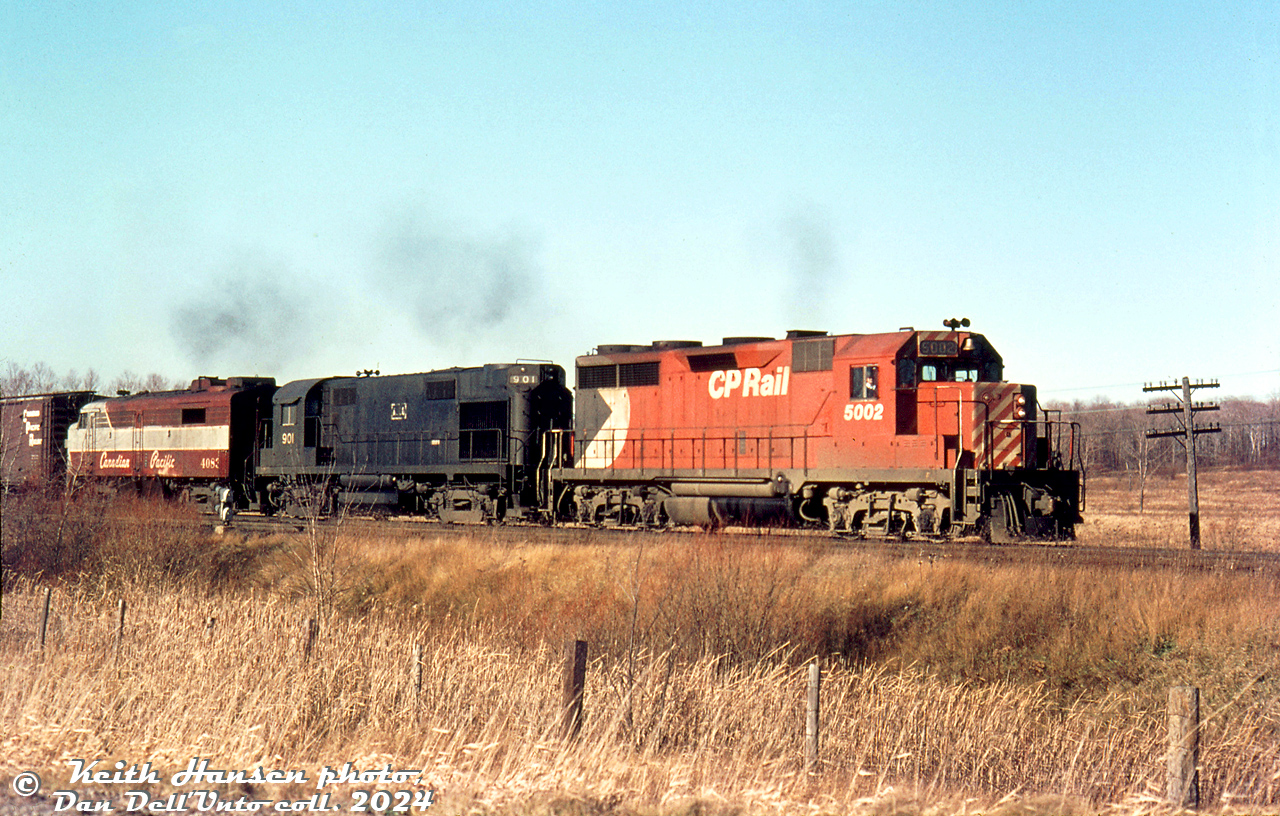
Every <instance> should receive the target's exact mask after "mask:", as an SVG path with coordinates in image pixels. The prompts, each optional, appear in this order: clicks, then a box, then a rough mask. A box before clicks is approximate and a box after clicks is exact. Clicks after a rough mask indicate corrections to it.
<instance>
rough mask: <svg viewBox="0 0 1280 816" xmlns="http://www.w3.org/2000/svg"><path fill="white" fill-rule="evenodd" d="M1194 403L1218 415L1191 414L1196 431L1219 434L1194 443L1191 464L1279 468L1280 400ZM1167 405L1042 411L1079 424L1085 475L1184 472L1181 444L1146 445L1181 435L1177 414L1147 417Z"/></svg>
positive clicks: (1103, 404) (1203, 397)
mask: <svg viewBox="0 0 1280 816" xmlns="http://www.w3.org/2000/svg"><path fill="white" fill-rule="evenodd" d="M1192 401H1193V402H1206V403H1215V402H1216V404H1217V405H1218V406H1219V410H1217V411H1203V412H1198V413H1196V414H1195V417H1194V420H1195V425H1196V427H1197V428H1201V427H1205V426H1209V425H1218V426H1220V427H1221V428H1222V431H1221V432H1220V433H1207V434H1200V435H1199V436H1197V437H1196V462H1197V464H1198V465H1199V466H1202V467H1241V468H1280V397H1276V398H1273V399H1271V400H1270V401H1268V402H1260V401H1258V400H1249V399H1232V398H1227V399H1221V400H1215V399H1214V398H1213V395H1212V394H1211V393H1209V394H1206V393H1204V392H1200V393H1197V394H1194V395H1193V400H1192ZM1166 403H1172V404H1174V405H1175V406H1180V403H1179V402H1177V401H1176V400H1175V399H1173V398H1163V399H1155V400H1151V401H1150V402H1149V403H1148V402H1142V403H1131V404H1122V403H1115V402H1108V401H1106V400H1095V401H1093V402H1089V403H1084V402H1080V401H1076V402H1072V403H1063V402H1055V403H1050V404H1049V405H1047V406H1046V408H1048V409H1050V410H1060V411H1062V418H1063V419H1064V420H1068V421H1072V422H1078V423H1079V424H1080V430H1081V432H1082V434H1083V437H1084V445H1083V448H1082V452H1083V456H1084V464H1085V469H1086V470H1087V471H1090V472H1105V471H1126V470H1129V471H1145V470H1147V469H1148V468H1149V469H1150V471H1151V472H1153V473H1157V472H1158V473H1166V472H1174V471H1181V470H1182V469H1183V468H1184V467H1185V466H1186V450H1185V446H1184V445H1183V438H1182V437H1178V438H1169V437H1165V438H1157V439H1148V438H1147V436H1146V432H1147V430H1148V429H1152V430H1181V429H1182V414H1180V413H1178V414H1148V413H1147V406H1148V405H1153V406H1161V405H1164V404H1166Z"/></svg>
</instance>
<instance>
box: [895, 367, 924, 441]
mask: <svg viewBox="0 0 1280 816" xmlns="http://www.w3.org/2000/svg"><path fill="white" fill-rule="evenodd" d="M896 377H897V382H896V383H895V384H894V394H895V395H896V401H897V405H896V406H895V407H896V408H897V414H896V416H897V432H898V435H899V436H907V435H915V433H916V432H917V431H918V429H919V423H918V419H917V417H916V412H917V410H918V405H919V399H918V397H917V394H916V361H915V359H914V358H911V357H903V358H902V359H900V360H898V364H897V372H896Z"/></svg>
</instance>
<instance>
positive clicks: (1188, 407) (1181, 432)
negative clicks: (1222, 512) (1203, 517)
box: [1142, 377, 1222, 550]
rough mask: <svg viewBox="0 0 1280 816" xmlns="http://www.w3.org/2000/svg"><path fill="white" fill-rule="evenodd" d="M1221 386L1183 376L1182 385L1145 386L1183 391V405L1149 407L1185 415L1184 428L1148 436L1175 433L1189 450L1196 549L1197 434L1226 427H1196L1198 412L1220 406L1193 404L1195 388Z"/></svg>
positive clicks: (1189, 493)
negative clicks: (1192, 394)
mask: <svg viewBox="0 0 1280 816" xmlns="http://www.w3.org/2000/svg"><path fill="white" fill-rule="evenodd" d="M1217 387H1218V381H1217V380H1212V381H1210V382H1204V381H1203V380H1197V381H1196V382H1194V383H1193V382H1191V380H1190V378H1188V377H1183V378H1182V385H1178V383H1176V382H1175V383H1165V382H1161V383H1160V384H1159V385H1153V384H1151V383H1147V384H1146V385H1144V386H1143V387H1142V390H1143V391H1148V392H1149V391H1175V392H1176V391H1178V390H1181V391H1182V396H1181V397H1180V398H1179V399H1180V402H1181V404H1180V405H1174V404H1173V403H1168V402H1167V403H1165V404H1164V405H1162V406H1159V407H1156V406H1152V407H1150V408H1147V413H1148V414H1180V415H1181V416H1179V417H1178V421H1179V423H1181V425H1182V427H1181V428H1177V429H1173V430H1167V431H1159V430H1154V429H1152V430H1148V431H1147V438H1148V439H1155V438H1157V437H1161V436H1172V437H1174V438H1175V439H1177V440H1178V441H1179V442H1181V443H1182V446H1183V447H1184V448H1186V449H1187V515H1188V517H1189V519H1190V525H1191V549H1193V550H1198V549H1200V496H1199V491H1198V488H1197V486H1196V435H1197V434H1203V433H1219V432H1220V431H1222V428H1221V427H1220V426H1219V425H1217V424H1214V425H1206V426H1204V427H1202V428H1197V427H1196V425H1195V415H1196V414H1198V413H1200V412H1201V411H1216V410H1218V406H1217V404H1216V403H1212V402H1197V403H1192V402H1191V391H1192V390H1193V389H1196V388H1217ZM1174 396H1177V394H1175V395H1174ZM1183 437H1185V439H1183Z"/></svg>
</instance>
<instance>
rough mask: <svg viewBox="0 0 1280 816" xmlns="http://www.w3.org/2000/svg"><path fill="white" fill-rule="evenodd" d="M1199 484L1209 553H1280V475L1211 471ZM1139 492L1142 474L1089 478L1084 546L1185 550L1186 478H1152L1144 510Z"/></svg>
mask: <svg viewBox="0 0 1280 816" xmlns="http://www.w3.org/2000/svg"><path fill="white" fill-rule="evenodd" d="M1196 481H1197V483H1198V486H1199V491H1198V492H1199V501H1200V535H1201V545H1202V546H1203V548H1204V549H1206V550H1244V551H1267V552H1280V472H1277V471H1270V470H1267V471H1237V470H1211V471H1202V472H1201V473H1199V474H1198V476H1197V479H1196ZM1139 494H1140V491H1139V483H1138V477H1137V475H1136V474H1132V475H1129V474H1107V475H1102V476H1091V477H1089V480H1088V495H1087V509H1086V511H1085V514H1084V515H1085V523H1084V524H1083V525H1081V526H1080V527H1078V528H1077V535H1078V536H1079V539H1080V542H1081V543H1083V544H1094V545H1106V546H1135V547H1173V548H1185V547H1186V546H1187V536H1188V519H1187V477H1186V474H1183V473H1178V474H1174V475H1172V476H1170V475H1159V476H1157V475H1151V476H1149V477H1148V478H1147V484H1146V497H1145V501H1143V502H1141V505H1142V512H1139Z"/></svg>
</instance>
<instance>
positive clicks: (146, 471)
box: [66, 377, 276, 518]
mask: <svg viewBox="0 0 1280 816" xmlns="http://www.w3.org/2000/svg"><path fill="white" fill-rule="evenodd" d="M275 390H276V389H275V380H274V379H271V378H263V377H232V378H230V379H226V380H222V379H215V378H212V377H201V378H200V379H197V380H195V381H193V382H192V383H191V386H190V387H189V388H187V389H186V390H185V391H163V392H152V393H143V394H133V395H128V396H121V397H111V398H107V399H99V400H96V401H93V402H88V403H86V404H84V405H83V406H82V407H81V409H80V417H79V421H78V422H77V423H76V424H74V425H72V426H71V428H70V429H69V431H68V433H67V446H66V449H67V456H68V460H69V467H70V470H71V473H72V474H74V475H75V476H77V477H82V478H96V479H102V480H105V481H108V482H120V481H127V482H132V483H135V484H137V485H139V486H141V487H144V488H147V487H151V488H155V489H157V490H159V491H160V492H162V493H163V494H165V495H182V496H185V497H187V498H189V499H191V500H194V501H196V502H199V503H207V504H208V505H210V507H212V508H216V510H217V512H218V513H219V515H222V516H223V517H224V518H226V517H227V514H228V512H229V511H230V509H231V507H232V506H233V504H234V503H236V502H237V501H239V499H238V497H244V496H248V495H253V488H254V484H255V472H256V468H257V458H258V449H259V445H258V433H259V428H260V426H261V425H262V423H263V422H264V421H265V420H269V419H270V417H271V395H272V394H273V393H274V392H275Z"/></svg>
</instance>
